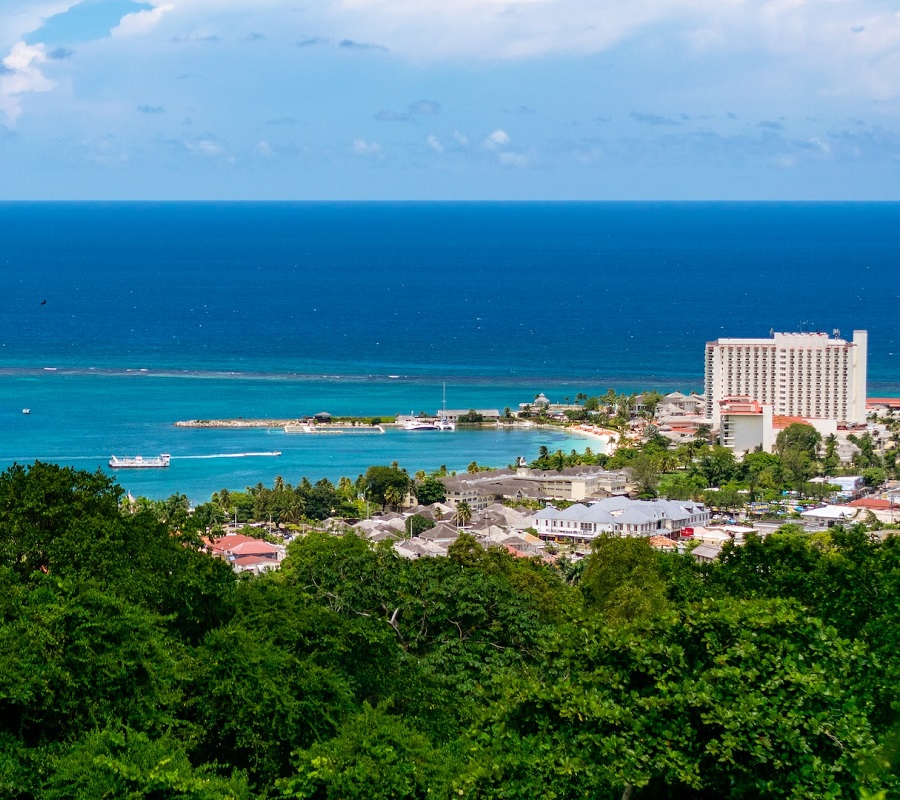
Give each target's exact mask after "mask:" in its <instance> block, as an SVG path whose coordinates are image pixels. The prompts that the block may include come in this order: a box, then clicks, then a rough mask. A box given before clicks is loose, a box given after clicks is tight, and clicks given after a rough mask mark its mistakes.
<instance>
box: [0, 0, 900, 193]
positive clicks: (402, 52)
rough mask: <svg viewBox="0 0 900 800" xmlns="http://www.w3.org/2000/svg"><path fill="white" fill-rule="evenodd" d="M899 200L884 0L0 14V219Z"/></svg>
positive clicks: (215, 7) (21, 7) (658, 0)
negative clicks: (300, 206)
mask: <svg viewBox="0 0 900 800" xmlns="http://www.w3.org/2000/svg"><path fill="white" fill-rule="evenodd" d="M46 199H59V200H190V199H196V200H898V199H900V0H628V2H625V1H624V0H521V1H520V2H505V1H504V0H286V2H281V1H280V0H140V1H135V0H0V200H46Z"/></svg>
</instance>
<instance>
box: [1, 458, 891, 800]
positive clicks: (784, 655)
mask: <svg viewBox="0 0 900 800" xmlns="http://www.w3.org/2000/svg"><path fill="white" fill-rule="evenodd" d="M757 461H759V462H760V463H759V464H758V465H757V467H758V468H759V471H760V472H763V471H765V470H766V469H768V468H769V466H770V465H769V464H768V463H766V462H765V459H762V458H760V459H757ZM723 464H724V462H723ZM723 464H720V465H718V466H715V465H712V466H711V468H716V469H718V468H719V467H722V466H723ZM724 466H725V467H727V466H728V465H727V464H724ZM385 470H386V471H387V473H390V474H386V473H385V472H384V471H385ZM397 476H402V478H403V480H404V481H408V479H407V478H406V476H405V473H403V472H402V471H400V470H398V469H396V468H395V467H384V468H378V469H377V471H376V472H373V473H372V474H370V475H368V478H369V479H371V482H369V483H368V484H367V485H366V488H367V489H368V490H369V493H370V496H373V497H374V496H376V494H377V493H382V494H386V493H387V489H388V488H389V487H390V486H392V485H393V481H394V479H395V478H396V477H397ZM382 477H387V478H390V480H384V481H383V482H382V483H381V484H379V483H378V481H379V479H380V478H382ZM363 484H366V477H365V476H363V478H362V479H361V481H360V484H359V485H358V486H354V485H351V486H341V487H337V488H335V487H331V489H329V488H328V487H326V486H322V487H320V488H321V489H322V490H323V492H326V493H327V492H329V491H335V492H337V493H341V492H343V493H344V494H345V495H346V494H349V493H350V492H352V491H355V490H358V489H360V488H361V487H362V486H363ZM397 484H398V485H399V480H397ZM405 485H407V484H404V486H405ZM298 488H299V489H300V490H301V492H303V493H305V495H306V496H307V497H311V496H312V495H311V494H310V491H311V490H312V489H314V488H315V487H313V486H307V485H301V486H300V487H298ZM270 491H271V492H272V494H273V495H274V494H276V493H279V494H283V493H286V492H289V491H290V492H293V491H294V490H293V489H288V487H287V486H285V485H282V486H281V487H276V488H275V489H273V490H270ZM235 494H237V493H232V494H230V495H227V494H226V497H225V498H224V500H225V503H224V504H223V502H222V501H223V498H222V497H221V495H220V496H219V497H217V498H216V500H215V504H216V505H217V506H218V507H222V508H224V507H225V505H227V504H228V502H235V503H237V502H238V501H242V499H241V498H240V497H238V498H235ZM240 494H245V493H240ZM245 496H246V497H247V498H250V501H251V502H253V503H255V502H257V500H258V499H259V497H260V496H262V494H261V493H260V492H256V493H255V494H254V493H253V492H248V493H246V494H245ZM121 499H122V498H121V492H120V490H119V489H118V488H117V487H116V486H114V485H113V484H112V483H111V482H110V480H109V479H107V478H105V477H104V476H102V475H100V474H94V475H89V474H85V473H80V472H76V471H73V470H69V469H65V468H59V467H55V466H51V465H46V464H35V465H33V466H31V467H29V468H24V467H18V466H17V467H13V468H12V469H10V470H8V471H7V472H6V473H4V474H2V475H0V674H2V676H3V681H2V683H0V798H22V799H23V800H32V799H34V800H37V799H41V800H61V799H62V798H69V797H77V798H85V799H86V800H95V799H96V800H99V799H100V798H120V797H121V798H154V800H170V799H175V798H177V799H178V800H182V799H183V800H213V798H235V799H236V800H237V799H238V798H239V799H240V800H244V799H245V798H250V797H254V798H267V797H268V798H316V799H317V800H319V799H320V798H321V799H330V798H335V799H336V798H341V800H345V799H346V800H351V799H352V798H384V799H385V800H387V799H388V798H391V799H393V798H425V797H430V798H451V797H453V798H459V797H464V798H545V797H548V798H549V797H553V798H560V800H562V799H564V798H582V797H593V798H610V800H613V798H615V800H618V798H620V797H623V796H628V797H631V798H632V800H638V798H654V799H657V798H658V799H662V798H680V797H686V796H691V797H699V798H709V799H710V800H712V798H748V799H749V798H757V797H767V798H768V797H772V798H801V797H816V798H819V797H822V798H854V799H855V798H862V797H876V796H879V793H880V792H882V791H888V792H896V791H898V789H900V769H898V755H900V753H898V750H900V748H898V743H900V728H898V720H900V688H898V687H900V658H898V653H900V633H898V632H900V588H898V587H900V540H897V539H888V540H887V541H885V542H883V543H882V542H878V541H872V540H870V539H869V538H868V537H867V535H866V534H865V533H864V532H863V531H862V530H855V529H854V530H846V531H845V530H841V529H836V530H834V531H832V532H829V533H828V534H821V535H816V536H812V537H811V536H807V535H802V534H799V533H797V532H792V531H790V530H788V531H786V532H784V533H779V534H774V535H772V536H770V537H768V538H767V539H766V540H765V541H762V540H757V539H751V540H750V541H749V542H748V543H747V544H746V545H744V546H743V547H740V548H728V549H726V552H725V554H724V557H723V558H722V559H721V562H720V563H716V564H705V565H701V564H697V563H695V562H694V561H693V560H692V559H691V558H690V557H689V556H679V555H669V554H660V553H658V552H656V551H654V550H652V549H650V548H649V547H648V546H647V544H646V543H645V542H644V541H639V540H633V539H602V540H600V541H599V543H598V544H597V546H596V549H595V551H594V553H593V554H592V555H591V556H590V557H589V558H588V559H587V560H586V561H585V562H583V563H582V564H578V565H571V564H563V565H562V566H561V567H560V568H559V569H556V568H554V567H553V566H550V565H547V564H545V563H542V562H540V561H536V560H532V559H516V558H513V557H512V556H510V555H508V554H507V553H505V552H503V551H500V550H487V551H486V550H484V549H483V548H481V547H480V546H479V545H478V544H477V543H476V542H475V540H474V539H473V538H472V537H470V536H468V535H466V534H463V535H462V536H460V538H459V540H458V541H457V543H456V544H454V545H453V547H452V548H451V550H450V553H449V556H448V557H447V558H435V559H428V558H426V559H420V560H414V561H410V560H405V559H400V558H398V557H397V556H396V554H395V553H394V551H393V550H392V549H391V548H389V547H387V546H384V545H380V546H378V547H372V546H370V545H369V543H367V542H366V541H364V540H362V539H360V538H358V537H356V536H352V535H347V536H343V537H334V536H330V535H325V534H321V533H312V534H309V535H307V536H304V537H302V538H300V539H298V540H296V541H295V542H294V543H292V544H291V546H290V548H289V556H288V559H287V560H286V561H285V562H284V564H283V567H282V570H281V571H280V572H278V573H272V574H270V575H266V576H263V577H259V578H256V579H253V580H249V581H243V580H237V579H236V578H235V577H234V575H233V573H232V572H231V570H230V569H229V568H228V566H227V565H226V564H225V563H223V562H220V561H215V560H213V559H211V558H210V557H209V556H207V555H205V554H203V553H201V552H199V551H198V550H197V548H196V547H195V546H194V543H195V541H196V539H195V535H196V532H197V529H196V525H197V523H196V522H192V521H191V520H192V518H189V517H187V514H186V512H183V510H182V505H183V504H182V503H181V502H180V501H179V500H178V499H177V498H176V500H174V501H173V502H172V503H170V504H166V509H165V514H166V519H168V520H170V522H169V523H167V524H164V523H162V522H160V512H161V510H162V509H160V508H146V509H140V510H137V511H134V512H133V511H132V510H128V509H126V510H123V509H121V508H120V501H121ZM242 502H243V501H242ZM273 502H274V501H273ZM326 505H327V503H326ZM207 510H208V509H207ZM204 513H205V512H204ZM206 518H207V519H210V521H211V523H212V524H215V522H216V519H215V515H211V516H208V517H206ZM192 526H193V527H192Z"/></svg>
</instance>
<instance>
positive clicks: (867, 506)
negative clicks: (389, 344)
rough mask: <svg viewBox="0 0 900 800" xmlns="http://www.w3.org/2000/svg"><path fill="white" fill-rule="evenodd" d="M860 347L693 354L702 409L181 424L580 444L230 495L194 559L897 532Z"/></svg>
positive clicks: (520, 553)
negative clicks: (445, 433)
mask: <svg viewBox="0 0 900 800" xmlns="http://www.w3.org/2000/svg"><path fill="white" fill-rule="evenodd" d="M866 342H867V335H866V332H865V331H855V332H854V338H853V341H852V342H848V341H844V340H841V339H839V338H837V336H836V335H835V336H834V337H833V338H832V337H829V336H828V335H827V334H822V333H800V334H779V333H775V334H774V335H773V336H772V338H771V339H763V340H739V339H727V340H720V341H718V342H713V343H709V344H708V345H707V353H706V379H705V385H706V392H705V394H698V393H692V394H683V393H681V392H671V393H669V394H666V395H662V394H659V393H657V392H645V393H640V394H631V395H619V394H617V393H616V392H614V391H613V390H610V391H609V392H608V393H607V394H606V395H603V396H599V397H596V396H594V397H590V396H588V395H586V394H579V395H578V396H576V397H575V398H574V399H572V398H564V400H563V402H554V401H551V400H550V399H549V398H548V397H546V396H545V395H544V394H543V393H537V394H536V395H535V396H534V397H533V398H531V399H529V400H527V401H524V402H521V403H519V404H518V406H517V408H516V409H515V410H513V409H511V408H508V407H507V408H505V409H504V410H502V411H501V410H498V409H485V408H482V409H469V410H462V409H445V408H442V409H440V410H439V411H437V412H435V414H434V416H432V417H429V416H427V415H425V414H424V413H423V414H421V415H419V416H415V415H409V416H402V415H401V416H398V417H397V418H396V419H393V420H390V421H386V420H382V419H380V418H379V419H375V420H373V419H354V420H337V421H336V420H334V419H332V418H331V415H330V414H328V413H327V412H322V413H319V414H317V415H313V416H310V417H309V418H308V419H306V420H302V421H292V420H263V421H247V420H237V421H194V423H193V424H198V425H222V426H230V425H235V426H237V427H240V426H242V425H253V424H264V425H270V426H271V425H275V424H278V425H294V426H296V427H297V428H298V432H300V431H301V430H302V432H305V433H312V432H316V431H321V432H339V431H344V432H353V431H360V430H372V429H373V427H374V428H377V429H378V430H381V431H382V432H383V428H382V427H381V426H382V424H386V425H393V426H397V427H400V428H402V429H406V430H414V429H415V428H414V427H413V426H414V425H415V424H416V423H418V424H419V425H420V426H432V425H434V424H437V423H439V422H443V423H444V424H445V425H447V426H449V427H448V428H447V429H448V430H452V429H455V427H456V426H457V425H471V426H484V425H501V426H502V425H510V426H521V425H532V426H533V425H545V426H564V427H565V428H566V429H568V430H572V431H577V432H579V433H580V434H583V435H584V436H585V438H586V441H594V442H596V444H595V445H594V447H593V448H592V447H591V446H590V445H589V446H588V447H586V448H585V450H584V452H582V453H578V452H576V451H574V450H573V451H572V452H571V453H563V452H561V451H558V452H556V453H549V452H545V451H544V452H541V453H539V454H538V456H537V458H536V459H534V460H533V461H532V462H528V461H527V460H526V459H525V458H524V457H520V458H519V459H518V461H517V463H516V464H513V465H510V466H509V467H502V468H489V467H483V466H479V465H478V464H477V462H474V461H473V462H472V464H470V466H469V469H468V470H467V471H466V472H465V473H459V474H456V473H447V472H446V471H444V470H442V471H438V472H436V473H434V474H430V475H429V474H426V473H424V472H420V473H417V474H416V475H415V476H409V475H407V473H406V472H405V471H404V470H402V468H400V466H399V465H397V464H394V465H392V466H391V467H383V468H377V467H373V468H372V470H370V472H372V471H374V472H373V474H372V475H369V474H368V473H367V475H362V476H360V477H359V479H357V481H356V482H355V483H353V482H351V481H350V480H349V479H342V481H341V485H340V486H338V487H334V486H331V485H330V483H329V482H328V481H320V482H319V483H318V484H316V487H318V490H319V492H320V494H322V495H324V496H325V500H326V502H325V503H324V506H323V503H322V502H321V498H320V501H319V502H318V503H313V502H309V501H308V500H307V501H304V499H303V498H302V497H300V498H299V499H298V498H297V497H296V494H297V491H298V490H295V489H294V488H293V487H290V486H285V485H284V484H281V485H280V486H276V487H274V488H273V489H271V490H270V489H267V488H265V487H263V486H262V485H258V486H257V487H251V488H249V489H248V491H247V492H246V493H241V492H231V493H228V496H227V498H226V499H225V503H224V505H223V503H222V498H221V497H218V496H216V497H214V498H213V500H212V502H211V504H207V507H206V508H205V509H204V511H203V513H204V514H206V515H211V519H216V520H218V522H217V524H216V531H213V530H212V529H207V530H206V531H205V532H204V543H205V544H204V546H205V547H206V549H207V550H208V552H210V553H211V554H213V555H215V556H218V557H221V558H224V559H226V560H228V561H229V563H231V564H232V566H233V568H234V570H235V571H236V572H252V573H259V572H264V571H270V570H272V569H276V568H277V567H278V566H279V564H280V563H281V561H282V560H283V559H284V557H285V555H286V551H287V548H286V542H288V541H290V540H292V539H294V538H295V537H296V536H298V535H303V533H304V532H305V531H309V530H322V531H327V532H330V533H333V534H337V535H344V534H347V533H354V534H356V535H358V536H360V537H361V538H363V539H365V540H367V541H369V542H370V543H372V544H373V545H377V544H382V543H387V544H389V545H390V546H391V547H392V548H393V549H394V551H395V552H396V553H397V554H398V555H400V556H402V557H404V558H420V557H433V556H446V555H447V553H448V551H449V549H450V548H451V547H452V546H453V544H454V542H456V541H458V539H459V537H460V536H471V537H473V538H474V540H475V541H477V542H478V543H479V544H480V545H481V546H482V547H484V548H490V547H499V548H502V549H504V550H505V551H507V552H509V553H510V554H513V555H514V556H516V557H526V558H538V559H542V560H546V561H548V562H550V563H552V562H555V561H557V560H559V559H560V558H562V559H564V560H566V561H577V560H579V559H582V558H584V557H585V556H586V555H588V554H589V553H590V552H591V547H592V544H593V543H594V542H595V541H596V540H597V539H598V538H599V537H602V536H625V537H642V538H645V539H647V540H648V542H649V544H650V545H651V546H652V547H654V548H656V549H659V550H661V551H672V552H687V553H690V554H691V555H692V556H693V557H694V558H696V559H699V560H707V561H709V560H713V559H716V558H718V557H719V555H720V554H721V552H722V548H723V546H724V545H726V544H728V545H731V546H741V545H743V544H744V543H745V542H746V541H747V540H748V538H749V537H750V536H758V537H765V536H767V535H768V534H770V533H772V532H774V531H777V530H779V529H781V528H782V527H783V526H785V525H788V526H789V527H790V528H791V529H793V530H798V531H805V532H808V533H816V532H820V531H826V530H828V529H829V528H831V527H833V526H835V525H864V526H865V527H866V529H867V530H869V531H870V535H872V536H876V537H885V536H890V535H891V534H892V532H893V531H895V530H897V529H900V481H898V477H900V474H898V461H897V458H898V449H900V413H898V412H900V398H866V397H865V375H866ZM738 392H740V393H738ZM181 424H192V423H181ZM301 424H302V426H305V427H302V428H300V427H299V426H300V425H301ZM428 429H435V428H433V427H430V428H428ZM421 435H426V434H424V433H423V434H421ZM544 450H546V449H544ZM378 470H381V472H382V473H386V474H387V477H388V485H387V488H385V485H383V480H384V474H382V475H380V477H378V476H376V473H377V472H378ZM376 477H378V480H376V479H375V478H376ZM301 494H302V492H301ZM304 502H306V505H305V506H304ZM229 503H230V504H232V506H233V508H225V507H224V506H226V505H228V504H229ZM313 507H315V509H316V511H315V513H313V514H312V515H309V514H304V508H305V510H306V511H309V510H310V509H312V508H313ZM285 508H288V509H289V510H287V511H286V510H285ZM230 517H231V519H229V518H230Z"/></svg>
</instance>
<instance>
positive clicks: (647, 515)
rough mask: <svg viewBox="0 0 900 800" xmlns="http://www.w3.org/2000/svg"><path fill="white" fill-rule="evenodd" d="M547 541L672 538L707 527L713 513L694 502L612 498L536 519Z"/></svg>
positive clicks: (547, 511)
mask: <svg viewBox="0 0 900 800" xmlns="http://www.w3.org/2000/svg"><path fill="white" fill-rule="evenodd" d="M532 520H533V522H534V528H535V529H536V530H537V532H538V536H540V537H541V539H543V540H544V541H555V542H572V543H581V544H587V543H590V542H591V541H593V540H594V539H596V538H597V537H598V536H601V535H602V534H604V533H608V534H612V535H615V536H657V535H660V534H662V535H670V534H675V533H678V532H679V531H681V529H682V528H691V527H694V526H699V525H705V524H706V523H707V522H709V511H707V509H706V507H705V506H704V505H703V504H702V503H696V502H693V501H690V500H630V499H629V498H627V497H609V498H607V499H605V500H599V501H597V502H595V503H590V504H587V505H586V504H584V503H576V504H575V505H572V506H569V507H568V508H565V509H557V508H554V507H553V506H547V507H546V508H544V509H542V510H541V511H538V512H537V513H536V514H534V515H533V516H532Z"/></svg>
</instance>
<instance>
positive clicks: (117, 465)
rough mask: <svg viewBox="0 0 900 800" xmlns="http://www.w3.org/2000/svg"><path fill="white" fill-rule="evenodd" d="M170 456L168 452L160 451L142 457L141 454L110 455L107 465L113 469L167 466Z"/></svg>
mask: <svg viewBox="0 0 900 800" xmlns="http://www.w3.org/2000/svg"><path fill="white" fill-rule="evenodd" d="M171 458H172V456H170V455H169V454H168V453H160V454H159V455H158V456H151V457H150V458H144V457H143V456H123V457H122V458H117V457H116V456H111V457H110V459H109V466H110V467H112V468H113V469H150V468H153V467H168V466H169V460H170V459H171Z"/></svg>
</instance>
